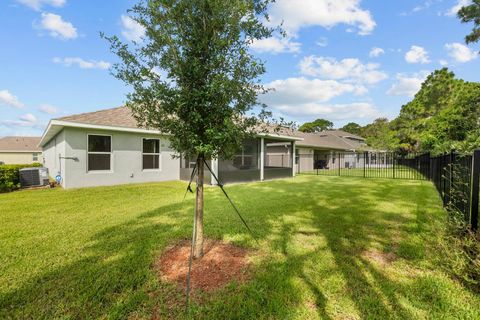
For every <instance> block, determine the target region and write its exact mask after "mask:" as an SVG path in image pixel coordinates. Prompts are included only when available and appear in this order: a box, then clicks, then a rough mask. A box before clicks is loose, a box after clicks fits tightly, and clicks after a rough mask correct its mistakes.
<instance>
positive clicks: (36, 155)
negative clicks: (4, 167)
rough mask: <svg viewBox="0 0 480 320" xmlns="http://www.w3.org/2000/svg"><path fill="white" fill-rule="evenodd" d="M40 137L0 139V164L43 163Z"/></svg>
mask: <svg viewBox="0 0 480 320" xmlns="http://www.w3.org/2000/svg"><path fill="white" fill-rule="evenodd" d="M39 143H40V137H3V138H0V163H2V162H3V163H4V164H31V163H37V162H38V163H43V157H42V148H41V147H40V146H39Z"/></svg>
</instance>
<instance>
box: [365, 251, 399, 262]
mask: <svg viewBox="0 0 480 320" xmlns="http://www.w3.org/2000/svg"><path fill="white" fill-rule="evenodd" d="M362 257H363V258H365V259H367V260H369V261H372V262H376V263H378V264H380V265H382V266H385V265H389V264H391V263H392V262H393V261H395V260H397V255H396V254H395V253H393V252H381V251H378V250H375V249H372V250H367V251H364V252H363V253H362Z"/></svg>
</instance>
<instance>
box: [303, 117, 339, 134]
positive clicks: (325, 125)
mask: <svg viewBox="0 0 480 320" xmlns="http://www.w3.org/2000/svg"><path fill="white" fill-rule="evenodd" d="M332 128H333V123H332V122H331V121H328V120H325V119H317V120H315V121H312V122H305V123H304V124H302V125H301V126H300V128H298V130H299V131H302V132H321V131H325V130H330V129H332Z"/></svg>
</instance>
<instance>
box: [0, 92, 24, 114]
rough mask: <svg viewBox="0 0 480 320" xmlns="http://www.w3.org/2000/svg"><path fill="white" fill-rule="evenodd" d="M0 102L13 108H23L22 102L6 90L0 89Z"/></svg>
mask: <svg viewBox="0 0 480 320" xmlns="http://www.w3.org/2000/svg"><path fill="white" fill-rule="evenodd" d="M0 104H3V105H7V106H10V107H14V108H18V109H20V108H23V103H22V102H20V100H18V98H17V97H16V96H14V95H13V94H11V93H10V91H8V90H0Z"/></svg>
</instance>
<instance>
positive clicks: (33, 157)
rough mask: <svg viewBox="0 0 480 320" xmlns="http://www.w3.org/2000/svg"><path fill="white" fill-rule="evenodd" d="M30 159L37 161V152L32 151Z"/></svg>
mask: <svg viewBox="0 0 480 320" xmlns="http://www.w3.org/2000/svg"><path fill="white" fill-rule="evenodd" d="M32 161H33V162H36V161H38V153H32Z"/></svg>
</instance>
